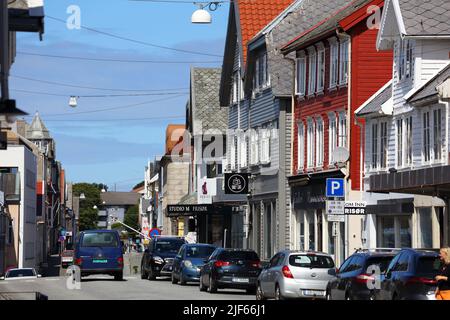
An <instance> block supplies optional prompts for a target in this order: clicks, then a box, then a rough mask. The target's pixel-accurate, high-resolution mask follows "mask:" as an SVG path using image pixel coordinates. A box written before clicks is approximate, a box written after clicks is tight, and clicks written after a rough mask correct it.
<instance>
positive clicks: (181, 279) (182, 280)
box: [180, 272, 186, 286]
mask: <svg viewBox="0 0 450 320" xmlns="http://www.w3.org/2000/svg"><path fill="white" fill-rule="evenodd" d="M180 285H182V286H184V285H186V280H184V278H183V272H181V273H180Z"/></svg>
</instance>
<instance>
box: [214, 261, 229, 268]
mask: <svg viewBox="0 0 450 320" xmlns="http://www.w3.org/2000/svg"><path fill="white" fill-rule="evenodd" d="M214 265H215V266H216V267H217V268H220V267H226V266H229V265H230V262H229V261H222V260H217V261H216V262H214Z"/></svg>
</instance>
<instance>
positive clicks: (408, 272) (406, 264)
mask: <svg viewBox="0 0 450 320" xmlns="http://www.w3.org/2000/svg"><path fill="white" fill-rule="evenodd" d="M440 268H441V260H440V259H439V250H434V249H403V250H402V251H400V253H399V254H398V255H396V256H395V258H394V259H392V261H391V263H390V264H389V266H388V268H387V270H386V272H385V273H384V274H382V276H381V290H380V291H379V293H378V294H377V297H376V298H377V300H434V299H435V291H436V287H437V281H436V280H435V279H434V278H435V277H436V276H437V275H438V274H439V271H440Z"/></svg>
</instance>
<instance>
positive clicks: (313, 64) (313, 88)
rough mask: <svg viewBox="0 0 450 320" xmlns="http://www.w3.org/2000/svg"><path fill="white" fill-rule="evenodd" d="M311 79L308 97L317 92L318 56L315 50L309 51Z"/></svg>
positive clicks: (309, 80)
mask: <svg viewBox="0 0 450 320" xmlns="http://www.w3.org/2000/svg"><path fill="white" fill-rule="evenodd" d="M308 62H309V68H308V71H309V79H308V95H312V94H314V93H315V92H316V82H317V54H316V52H315V51H314V50H310V51H309V56H308Z"/></svg>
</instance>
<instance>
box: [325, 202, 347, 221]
mask: <svg viewBox="0 0 450 320" xmlns="http://www.w3.org/2000/svg"><path fill="white" fill-rule="evenodd" d="M344 203H345V202H344V201H335V200H327V201H326V212H327V219H328V221H329V222H344V221H345V216H344Z"/></svg>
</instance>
